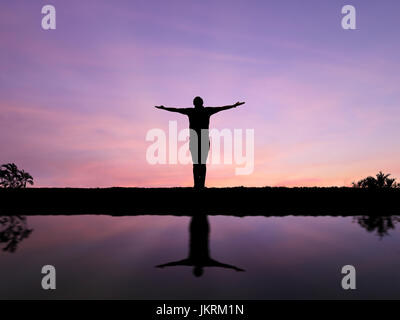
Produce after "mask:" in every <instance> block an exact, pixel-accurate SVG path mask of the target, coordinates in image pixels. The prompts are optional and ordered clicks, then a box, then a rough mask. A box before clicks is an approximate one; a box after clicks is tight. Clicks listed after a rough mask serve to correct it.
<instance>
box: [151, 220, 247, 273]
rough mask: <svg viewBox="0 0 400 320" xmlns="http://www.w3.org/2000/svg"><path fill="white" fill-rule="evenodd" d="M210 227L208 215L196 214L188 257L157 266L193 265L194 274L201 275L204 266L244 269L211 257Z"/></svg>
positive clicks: (191, 224) (192, 223) (191, 231)
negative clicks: (209, 245)
mask: <svg viewBox="0 0 400 320" xmlns="http://www.w3.org/2000/svg"><path fill="white" fill-rule="evenodd" d="M209 233H210V227H209V224H208V219H207V216H206V215H195V216H193V217H192V220H191V222H190V250H189V257H188V258H187V259H183V260H179V261H174V262H170V263H166V264H162V265H159V266H157V268H164V267H172V266H193V267H194V269H193V274H194V275H195V276H196V277H200V276H201V275H202V274H203V268H204V267H221V268H227V269H234V270H236V271H244V270H243V269H240V268H238V267H235V266H232V265H229V264H225V263H221V262H218V261H216V260H214V259H211V258H210V255H209V254H210V252H209V247H208V239H209Z"/></svg>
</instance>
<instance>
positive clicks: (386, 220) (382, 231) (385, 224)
mask: <svg viewBox="0 0 400 320" xmlns="http://www.w3.org/2000/svg"><path fill="white" fill-rule="evenodd" d="M355 219H356V221H357V222H358V224H359V225H360V226H361V227H363V228H364V229H366V230H367V231H368V232H376V234H377V235H378V236H379V237H380V238H383V237H384V236H386V235H388V234H389V230H394V229H395V225H396V223H398V222H399V221H400V217H399V216H361V217H355Z"/></svg>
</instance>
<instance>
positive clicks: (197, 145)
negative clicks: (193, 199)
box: [156, 97, 244, 188]
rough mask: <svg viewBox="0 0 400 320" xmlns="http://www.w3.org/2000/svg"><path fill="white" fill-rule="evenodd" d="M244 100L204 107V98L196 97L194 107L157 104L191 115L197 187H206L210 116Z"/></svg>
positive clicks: (194, 171) (190, 124)
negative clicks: (172, 106) (228, 104)
mask: <svg viewBox="0 0 400 320" xmlns="http://www.w3.org/2000/svg"><path fill="white" fill-rule="evenodd" d="M242 104H244V102H236V103H235V104H233V105H230V106H224V107H204V106H203V99H202V98H200V97H196V98H194V100H193V105H194V108H166V107H164V106H156V108H157V109H162V110H167V111H171V112H178V113H181V114H184V115H187V116H188V117H189V129H191V130H190V142H189V148H190V153H191V155H192V161H193V180H194V187H195V188H204V185H205V180H206V162H207V157H208V151H209V150H210V139H209V135H208V129H209V125H210V117H211V116H212V115H213V114H215V113H217V112H220V111H223V110H228V109H232V108H236V107H237V106H240V105H242Z"/></svg>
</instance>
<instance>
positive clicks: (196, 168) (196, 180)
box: [193, 164, 201, 188]
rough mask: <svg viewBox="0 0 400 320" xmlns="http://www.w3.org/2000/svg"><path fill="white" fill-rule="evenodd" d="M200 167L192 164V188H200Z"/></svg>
mask: <svg viewBox="0 0 400 320" xmlns="http://www.w3.org/2000/svg"><path fill="white" fill-rule="evenodd" d="M199 167H200V165H199V164H193V182H194V186H193V187H194V188H200V184H201V182H200V168H199Z"/></svg>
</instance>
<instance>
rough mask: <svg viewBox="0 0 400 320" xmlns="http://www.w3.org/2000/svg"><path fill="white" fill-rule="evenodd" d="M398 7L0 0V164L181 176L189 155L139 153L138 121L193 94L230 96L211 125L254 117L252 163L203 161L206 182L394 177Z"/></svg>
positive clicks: (45, 173)
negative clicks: (158, 160)
mask: <svg viewBox="0 0 400 320" xmlns="http://www.w3.org/2000/svg"><path fill="white" fill-rule="evenodd" d="M46 4H51V5H54V6H55V8H56V19H57V28H56V30H47V31H46V30H43V29H42V28H41V20H42V17H43V15H42V14H41V9H42V6H44V5H46ZM347 4H351V5H353V6H354V7H355V8H356V13H357V29H356V30H344V29H343V28H342V27H341V19H342V17H343V15H342V13H341V9H342V7H343V6H344V5H347ZM399 14H400V2H399V1H397V0H381V1H377V0H372V1H359V0H351V1H346V2H345V1H338V0H332V1H326V0H304V1H298V0H290V1H289V0H281V1H265V0H264V1H249V0H243V1H234V0H231V1H225V0H221V1H209V0H205V1H201V2H200V1H193V0H185V1H178V0H171V1H131V0H130V1H128V0H115V1H106V0H85V1H78V0H68V1H66V0H52V1H51V2H50V0H49V1H47V0H40V1H39V0H38V1H30V0H29V1H28V0H15V1H4V0H3V1H1V2H0V40H1V41H0V164H2V163H9V162H14V163H16V164H17V165H18V166H19V167H20V168H23V169H24V170H25V171H28V172H29V173H31V175H32V176H33V177H34V181H35V186H36V187H111V186H124V187H128V186H137V187H172V186H191V185H192V168H191V165H180V164H169V165H168V164H166V165H161V164H157V165H151V164H149V163H148V161H147V160H146V150H147V149H148V147H149V146H150V145H151V142H149V141H146V134H147V132H148V131H149V130H151V129H154V128H160V129H163V130H165V131H168V125H169V121H174V120H176V121H177V123H178V129H179V130H181V129H184V128H186V127H187V126H188V120H187V118H186V117H185V116H183V115H179V114H173V113H167V112H163V111H160V110H157V109H155V108H154V107H153V106H155V105H165V106H174V107H191V106H192V100H193V98H194V97H195V96H198V95H199V96H201V97H203V99H204V101H205V105H207V106H220V105H228V104H233V103H234V102H236V101H245V102H246V104H245V105H244V106H241V107H239V108H237V109H233V110H229V111H225V112H223V113H219V114H218V115H215V116H213V118H212V119H211V128H216V129H225V128H227V129H232V130H233V129H243V130H245V129H254V139H255V140H254V143H255V159H254V160H255V162H254V171H253V173H252V174H249V175H240V176H238V175H236V174H235V168H236V166H235V165H234V164H233V165H224V164H218V165H210V166H209V169H208V173H207V174H208V176H207V183H206V185H207V186H209V187H222V186H241V185H243V186H265V185H269V186H288V187H294V186H348V185H350V184H351V182H352V181H355V180H359V179H361V178H364V177H365V176H368V175H374V174H376V173H377V172H378V171H379V170H382V171H384V172H387V173H392V175H393V176H395V177H398V178H400V162H399V158H400V148H399V146H400V139H399V138H400V130H399V122H400V110H399V102H400V91H399V90H398V86H399V85H398V84H399V83H400V64H399V60H398V59H399V58H398V57H400V42H399V41H398V34H399V31H400V20H399V19H398V15H399Z"/></svg>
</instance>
